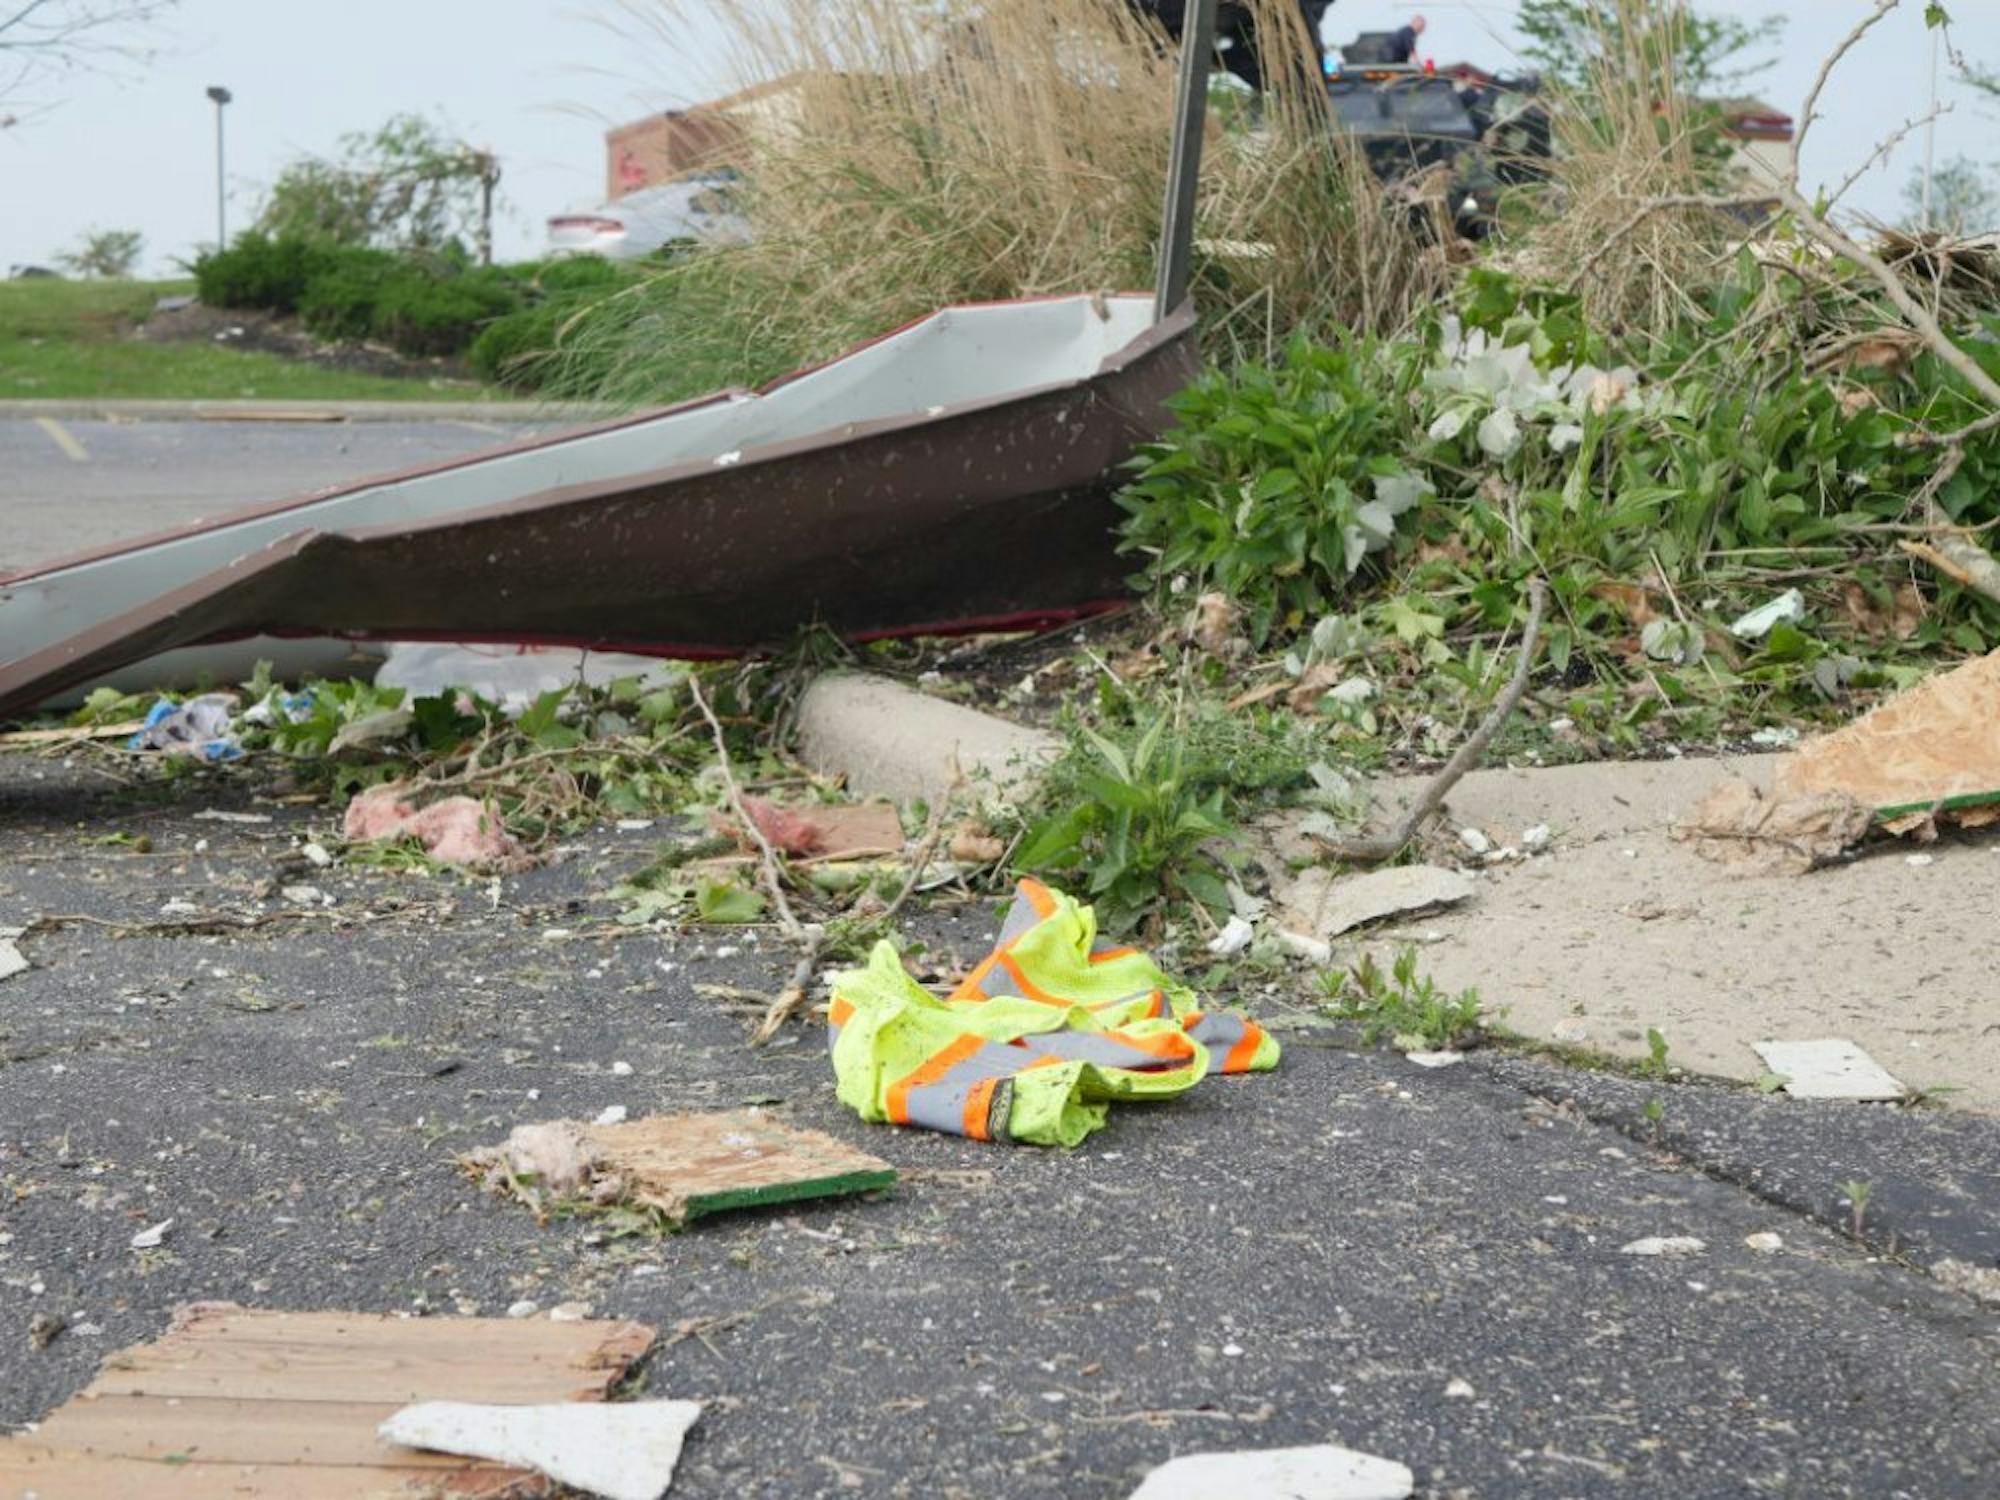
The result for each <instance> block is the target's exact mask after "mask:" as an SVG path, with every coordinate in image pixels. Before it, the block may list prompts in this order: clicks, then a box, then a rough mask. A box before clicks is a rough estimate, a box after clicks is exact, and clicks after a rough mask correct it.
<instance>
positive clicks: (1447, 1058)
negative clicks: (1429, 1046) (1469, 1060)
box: [1405, 1052, 1465, 1068]
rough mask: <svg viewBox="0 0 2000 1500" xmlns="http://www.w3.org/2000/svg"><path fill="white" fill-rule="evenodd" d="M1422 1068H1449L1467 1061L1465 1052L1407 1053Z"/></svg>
mask: <svg viewBox="0 0 2000 1500" xmlns="http://www.w3.org/2000/svg"><path fill="white" fill-rule="evenodd" d="M1405 1055H1406V1056H1407V1057H1408V1058H1409V1059H1410V1061H1411V1062H1413V1063H1415V1064H1416V1065H1417V1066H1418V1067H1420V1068H1449V1067H1451V1066H1452V1065H1453V1064H1454V1063H1462V1062H1464V1061H1465V1054H1464V1053H1463V1052H1411V1053H1407V1054H1405Z"/></svg>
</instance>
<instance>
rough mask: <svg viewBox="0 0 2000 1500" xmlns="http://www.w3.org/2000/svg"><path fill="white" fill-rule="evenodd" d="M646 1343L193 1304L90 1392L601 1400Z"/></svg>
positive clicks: (641, 1335) (490, 1323) (598, 1332)
mask: <svg viewBox="0 0 2000 1500" xmlns="http://www.w3.org/2000/svg"><path fill="white" fill-rule="evenodd" d="M652 1341H653V1333H652V1330H651V1329H648V1328H645V1327H644V1326H642V1325H640V1324H637V1323H606V1322H584V1323H550V1322H546V1321H543V1320H527V1319H511V1318H395V1317H382V1316H375V1315H369V1314H357V1313H276V1312H261V1311H252V1310H249V1309H244V1308H237V1307H231V1306H228V1305H227V1304H204V1305H202V1306H198V1307H196V1308H193V1309H190V1310H189V1311H188V1312H187V1313H186V1315H185V1316H184V1317H183V1319H182V1320H181V1322H180V1323H179V1324H177V1326H176V1327H175V1328H173V1329H171V1330H170V1331H169V1332H168V1333H167V1334H166V1335H165V1336H164V1337H163V1338H161V1339H159V1340H158V1341H156V1342H155V1343H151V1344H142V1345H139V1346H138V1347H136V1348H132V1349H126V1350H123V1351H121V1352H119V1353H117V1354H114V1355H112V1356H111V1357H110V1358H109V1359H108V1360H106V1361H105V1367H104V1370H103V1372H102V1373H101V1374H100V1375H99V1376H98V1378H97V1379H96V1380H95V1381H93V1382H92V1383H91V1385H90V1387H89V1389H88V1391H87V1392H86V1393H85V1394H86V1395H89V1396H112V1395H148V1396H162V1397H177V1398H186V1397H197V1396H201V1397H237V1398H241V1399H244V1400H252V1401H256V1400H271V1401H357V1402H393V1403H395V1404H398V1405H401V1404H403V1403H406V1402H410V1401H433V1400H453V1401H499V1402H507V1403H520V1404H531V1403H535V1402H545V1401H597V1400H602V1399H603V1397H604V1395H605V1393H606V1392H607V1391H609V1389H610V1388H611V1387H612V1385H614V1384H615V1383H616V1382H617V1380H618V1378H619V1376H620V1375H621V1374H622V1373H623V1371H624V1370H625V1369H626V1367H627V1366H629V1365H630V1364H631V1363H632V1361H634V1360H636V1359H637V1358H639V1356H640V1355H642V1354H644V1353H645V1351H646V1350H647V1348H649V1347H650V1346H651V1344H652Z"/></svg>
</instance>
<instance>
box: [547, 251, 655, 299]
mask: <svg viewBox="0 0 2000 1500" xmlns="http://www.w3.org/2000/svg"><path fill="white" fill-rule="evenodd" d="M517 270H518V271H520V272H521V273H523V274H525V275H526V276H527V277H528V278H529V279H531V280H532V281H533V282H534V284H535V285H536V286H538V287H540V288H541V289H542V290H543V291H544V292H547V293H549V294H550V295H551V296H553V295H556V294H557V293H561V292H587V291H595V290H600V289H603V288H608V287H615V286H625V285H629V284H630V283H631V282H633V281H635V280H637V279H638V276H637V273H636V272H633V271H629V270H627V269H626V268H625V267H623V266H621V265H619V264H618V263H617V262H616V261H610V260H606V259H605V258H604V257H603V256H601V255H564V256H560V257H558V258H557V259H555V260H551V261H546V262H544V263H543V264H541V265H539V266H537V265H526V266H521V267H517Z"/></svg>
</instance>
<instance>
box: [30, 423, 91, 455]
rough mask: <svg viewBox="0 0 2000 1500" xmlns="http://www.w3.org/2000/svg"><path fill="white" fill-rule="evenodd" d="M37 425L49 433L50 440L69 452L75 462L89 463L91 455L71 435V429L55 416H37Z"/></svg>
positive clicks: (65, 451) (66, 452)
mask: <svg viewBox="0 0 2000 1500" xmlns="http://www.w3.org/2000/svg"><path fill="white" fill-rule="evenodd" d="M35 425H36V426H37V427H39V428H41V429H42V431H44V432H46V433H47V434H48V435H49V441H50V442H52V443H54V444H55V445H56V446H57V447H58V448H60V449H62V451H63V452H64V453H65V454H67V455H68V456H69V458H70V461H71V462H73V463H79V464H87V463H89V462H90V455H89V454H88V453H86V452H84V451H83V444H81V443H79V442H78V441H77V440H76V439H75V438H73V437H71V436H70V433H69V429H68V428H67V427H65V426H63V424H62V423H60V422H58V421H57V420H56V419H55V418H54V417H37V418H35Z"/></svg>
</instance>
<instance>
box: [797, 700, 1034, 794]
mask: <svg viewBox="0 0 2000 1500" xmlns="http://www.w3.org/2000/svg"><path fill="white" fill-rule="evenodd" d="M798 727H799V755H800V757H801V759H803V760H804V761H805V763H806V764H807V765H808V766H810V767H811V768H812V769H813V770H814V771H817V772H818V773H819V774H821V775H822V776H841V777H844V778H846V781H847V784H848V787H849V788H850V789H851V790H853V791H855V792H857V793H859V794H860V795H862V796H864V797H888V798H891V799H893V800H894V801H897V802H910V801H914V800H916V799H917V798H922V799H924V800H925V801H928V802H934V801H936V800H937V799H938V798H939V797H941V796H943V795H944V794H945V793H946V792H947V791H948V790H949V789H950V787H951V784H952V779H953V768H954V762H955V763H956V766H957V768H958V769H959V770H962V771H963V772H964V774H965V775H966V776H967V777H969V778H972V777H979V776H981V775H983V776H984V777H985V778H986V779H987V782H988V785H990V786H991V787H992V789H993V790H994V791H996V792H998V793H1000V794H1001V795H1003V796H1005V795H1011V794H1012V793H1014V792H1017V791H1019V790H1020V789H1022V788H1023V787H1024V786H1026V785H1027V784H1028V783H1029V782H1031V781H1033V780H1034V778H1035V776H1036V775H1037V774H1038V773H1039V772H1040V770H1041V768H1042V767H1044V766H1046V765H1047V764H1048V763H1049V762H1050V761H1051V760H1053V759H1054V758H1055V756H1056V754H1057V753H1058V752H1059V751H1060V750H1061V748H1062V742H1061V741H1060V740H1059V739H1057V738H1056V736H1054V735H1052V734H1049V733H1047V732H1046V731H1044V730H1040V729H1029V728H1027V727H1025V726H1023V725H1020V724H1014V723H1010V722H1008V721H1007V720H1006V719H1000V718H995V717H994V716H993V715H992V714H987V713H981V712H979V711H978V710H977V709H971V708H964V707H961V706H960V705H958V704H956V703H947V702H945V701H944V700H943V699H942V698H933V697H931V696H929V695H928V694H926V693H920V692H918V691H916V690H915V689H914V688H907V687H904V686H903V685H902V684H901V683H900V682H892V681H890V680H889V679H888V678H886V677H869V676H864V675H860V674H850V673H841V674H836V675H832V676H826V677H821V678H819V679H817V680H816V681H815V682H814V683H813V684H812V686H810V687H809V688H807V689H806V692H805V696H804V697H803V698H802V699H801V700H800V702H799V726H798Z"/></svg>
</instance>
